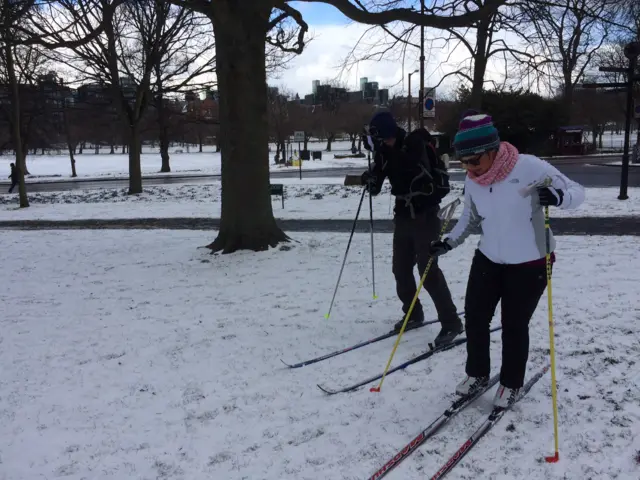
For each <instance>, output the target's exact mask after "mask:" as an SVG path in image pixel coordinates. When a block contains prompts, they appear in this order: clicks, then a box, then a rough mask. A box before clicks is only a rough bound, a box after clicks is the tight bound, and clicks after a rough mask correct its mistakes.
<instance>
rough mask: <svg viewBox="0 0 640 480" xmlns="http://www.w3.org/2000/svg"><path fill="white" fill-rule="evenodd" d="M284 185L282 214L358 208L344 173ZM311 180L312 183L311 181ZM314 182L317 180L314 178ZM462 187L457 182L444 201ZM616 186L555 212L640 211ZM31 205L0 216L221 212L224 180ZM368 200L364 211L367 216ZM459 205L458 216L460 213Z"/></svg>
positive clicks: (278, 211) (638, 198) (633, 191)
mask: <svg viewBox="0 0 640 480" xmlns="http://www.w3.org/2000/svg"><path fill="white" fill-rule="evenodd" d="M275 182H277V183H283V184H285V204H284V209H283V208H282V202H281V199H280V197H275V196H274V197H272V203H273V212H274V214H275V216H276V218H281V219H299V218H302V219H352V218H353V217H354V215H355V213H356V211H357V209H358V202H359V200H360V195H361V192H362V190H361V189H360V188H361V187H345V186H343V185H341V184H339V183H337V182H340V183H342V182H343V179H341V178H335V177H334V178H326V179H324V178H310V179H304V178H303V182H302V184H300V181H299V180H297V179H277V180H275V181H274V183H275ZM307 182H309V183H307ZM311 182H313V183H311ZM461 192H462V183H461V182H453V190H452V193H451V194H450V195H449V197H448V198H447V199H445V202H446V201H448V200H449V199H451V200H453V198H455V196H458V195H460V194H461ZM617 197H618V189H617V188H589V189H587V198H586V201H585V203H584V204H583V205H582V206H581V207H580V208H579V209H577V210H566V211H565V210H560V209H553V212H552V214H553V215H554V216H557V217H585V216H625V215H640V188H630V189H629V197H630V198H629V200H626V201H620V200H618V199H617ZM29 198H30V202H31V207H29V208H28V209H19V208H18V207H17V200H16V195H15V194H14V195H0V220H37V219H39V220H65V219H66V220H72V219H89V218H90V219H109V218H163V217H219V216H220V208H221V204H220V183H219V182H212V183H211V184H199V185H171V186H166V187H165V186H158V187H156V186H152V187H145V193H143V194H141V195H133V196H132V195H127V193H126V189H118V190H114V189H104V190H74V191H71V192H51V193H35V194H30V195H29ZM393 205H394V200H393V198H392V197H391V195H390V193H389V185H388V183H386V184H385V187H384V189H383V192H382V193H381V194H380V195H378V196H377V197H374V218H392V216H393ZM368 208H369V207H368V202H366V204H365V205H364V206H363V212H365V213H363V214H362V215H364V216H365V217H368V213H366V212H367V211H368ZM460 212H461V210H460V209H459V210H458V212H457V213H456V215H459V214H460Z"/></svg>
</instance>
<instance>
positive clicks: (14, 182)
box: [8, 163, 20, 193]
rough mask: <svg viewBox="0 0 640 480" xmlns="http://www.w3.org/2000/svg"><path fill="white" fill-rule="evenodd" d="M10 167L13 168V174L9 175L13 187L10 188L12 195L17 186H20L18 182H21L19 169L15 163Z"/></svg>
mask: <svg viewBox="0 0 640 480" xmlns="http://www.w3.org/2000/svg"><path fill="white" fill-rule="evenodd" d="M10 167H11V174H10V175H9V177H8V178H10V179H11V186H10V187H9V193H12V192H13V189H14V188H15V187H16V185H18V182H19V181H20V179H19V178H18V169H17V167H16V165H15V163H12V164H10Z"/></svg>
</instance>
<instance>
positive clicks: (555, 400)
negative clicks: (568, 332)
mask: <svg viewBox="0 0 640 480" xmlns="http://www.w3.org/2000/svg"><path fill="white" fill-rule="evenodd" d="M550 228H551V227H550V224H549V207H545V208H544V229H545V237H546V244H547V256H546V263H547V302H548V311H549V347H550V348H549V349H550V354H551V396H552V398H553V436H554V440H555V455H552V456H550V457H545V460H546V461H547V463H556V462H557V461H559V460H560V453H559V447H558V391H557V387H556V352H555V348H554V343H555V342H554V335H553V292H552V288H551V240H550Z"/></svg>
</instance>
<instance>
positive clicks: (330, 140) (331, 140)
mask: <svg viewBox="0 0 640 480" xmlns="http://www.w3.org/2000/svg"><path fill="white" fill-rule="evenodd" d="M334 138H335V135H334V134H333V133H330V134H329V135H327V152H330V151H331V144H332V143H333V139H334Z"/></svg>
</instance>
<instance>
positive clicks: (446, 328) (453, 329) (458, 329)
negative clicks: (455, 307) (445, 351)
mask: <svg viewBox="0 0 640 480" xmlns="http://www.w3.org/2000/svg"><path fill="white" fill-rule="evenodd" d="M462 332H464V326H463V325H462V321H461V320H460V319H459V318H458V320H457V321H456V322H455V323H453V324H447V325H443V326H442V329H441V330H440V333H439V334H438V336H437V337H436V339H435V340H434V341H433V343H434V344H435V346H436V347H440V346H442V345H446V344H447V343H451V342H452V341H453V340H454V339H455V338H456V337H457V336H458V335H460V334H461V333H462Z"/></svg>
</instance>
